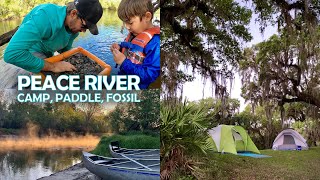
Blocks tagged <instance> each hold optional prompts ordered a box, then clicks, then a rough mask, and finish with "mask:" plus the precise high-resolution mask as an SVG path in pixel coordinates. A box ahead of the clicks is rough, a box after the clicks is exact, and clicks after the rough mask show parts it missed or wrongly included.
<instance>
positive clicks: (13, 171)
mask: <svg viewBox="0 0 320 180" xmlns="http://www.w3.org/2000/svg"><path fill="white" fill-rule="evenodd" d="M80 161H81V150H71V149H64V150H23V151H22V150H20V151H16V150H15V151H1V150H0V179H1V180H35V179H38V178H41V177H44V176H49V175H50V174H52V173H55V172H57V171H60V170H63V169H65V168H67V167H69V166H72V165H74V164H76V163H79V162H80Z"/></svg>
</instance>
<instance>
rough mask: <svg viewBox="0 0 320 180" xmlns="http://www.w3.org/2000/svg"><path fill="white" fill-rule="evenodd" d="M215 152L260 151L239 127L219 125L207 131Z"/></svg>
mask: <svg viewBox="0 0 320 180" xmlns="http://www.w3.org/2000/svg"><path fill="white" fill-rule="evenodd" d="M209 135H210V136H211V137H212V139H213V141H214V143H215V146H216V150H217V151H218V152H221V153H232V154H237V152H253V153H258V154H260V151H259V150H258V148H257V147H256V145H255V144H254V143H253V141H252V140H251V138H250V137H249V135H248V133H247V132H246V130H244V129H243V127H241V126H232V125H219V126H217V127H215V128H213V129H210V130H209Z"/></svg>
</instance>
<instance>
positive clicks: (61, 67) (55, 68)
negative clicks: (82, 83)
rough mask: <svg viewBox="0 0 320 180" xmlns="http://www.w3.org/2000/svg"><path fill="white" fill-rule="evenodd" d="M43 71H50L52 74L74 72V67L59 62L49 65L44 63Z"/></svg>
mask: <svg viewBox="0 0 320 180" xmlns="http://www.w3.org/2000/svg"><path fill="white" fill-rule="evenodd" d="M42 70H43V71H52V72H54V73H60V72H66V71H76V70H77V69H76V67H74V66H73V65H72V64H70V63H69V62H65V61H59V62H55V63H50V62H47V61H45V64H44V67H43V69H42Z"/></svg>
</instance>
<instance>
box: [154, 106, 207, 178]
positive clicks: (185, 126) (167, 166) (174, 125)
mask: <svg viewBox="0 0 320 180" xmlns="http://www.w3.org/2000/svg"><path fill="white" fill-rule="evenodd" d="M160 118H161V178H162V179H169V178H170V176H171V175H172V173H173V172H174V171H175V170H177V169H179V170H183V171H186V172H187V173H191V174H196V173H197V172H195V169H197V168H196V167H195V165H196V162H193V161H192V160H191V159H192V155H195V154H199V153H204V154H205V153H206V152H207V151H209V150H212V148H213V145H212V143H211V142H212V141H208V138H209V136H208V133H207V128H208V127H209V118H208V109H206V108H205V107H201V106H199V105H197V104H195V103H188V102H187V101H185V102H184V103H180V104H174V105H169V104H165V103H162V104H161V112H160Z"/></svg>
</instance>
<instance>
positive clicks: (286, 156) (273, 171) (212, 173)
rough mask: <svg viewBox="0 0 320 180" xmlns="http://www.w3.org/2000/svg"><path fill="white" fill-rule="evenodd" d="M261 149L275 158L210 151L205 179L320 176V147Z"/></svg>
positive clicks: (308, 177) (302, 177) (317, 177)
mask: <svg viewBox="0 0 320 180" xmlns="http://www.w3.org/2000/svg"><path fill="white" fill-rule="evenodd" d="M260 152H261V154H265V155H269V156H272V157H271V158H261V159H256V158H251V157H243V156H236V155H231V154H218V153H214V154H211V155H209V158H208V162H207V164H209V167H210V166H211V167H212V168H211V169H207V173H206V179H207V178H210V179H213V178H214V179H250V180H253V179H290V180H291V179H314V180H316V179H318V180H319V179H320V147H316V148H310V150H307V151H273V150H261V151H260ZM210 159H211V160H210ZM212 159H214V160H215V161H212Z"/></svg>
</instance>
